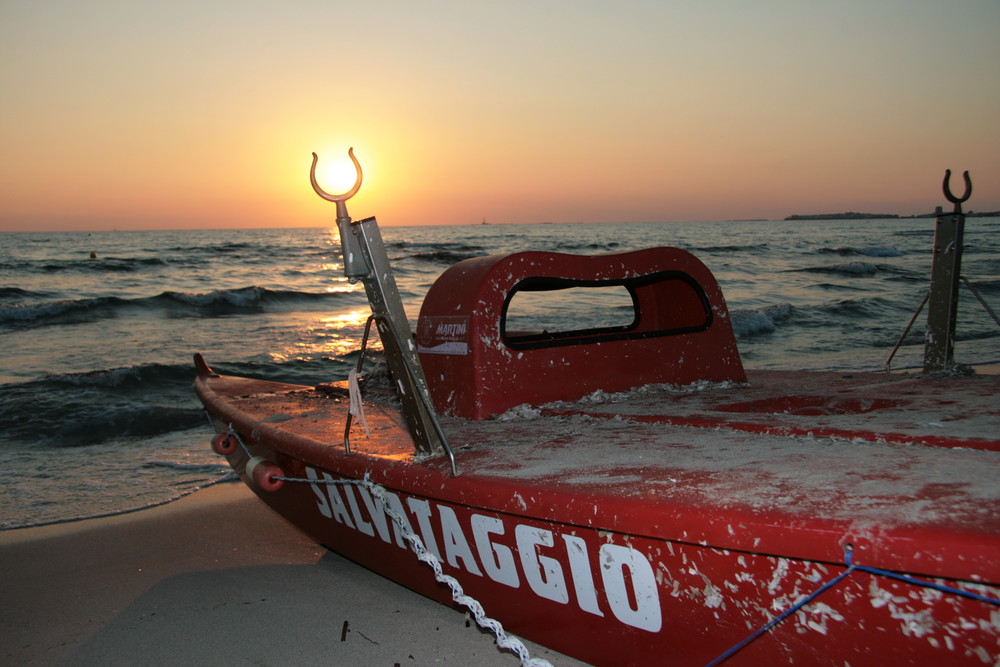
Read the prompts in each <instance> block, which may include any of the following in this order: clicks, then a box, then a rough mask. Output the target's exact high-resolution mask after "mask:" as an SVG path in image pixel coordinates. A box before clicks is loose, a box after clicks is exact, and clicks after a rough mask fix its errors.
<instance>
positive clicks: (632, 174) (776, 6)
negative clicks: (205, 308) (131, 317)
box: [0, 0, 1000, 231]
mask: <svg viewBox="0 0 1000 667" xmlns="http://www.w3.org/2000/svg"><path fill="white" fill-rule="evenodd" d="M998 35H1000V2H998V0H957V1H956V2H941V1H940V0H934V1H928V0H838V1H837V2H819V1H818V0H816V1H813V0H787V1H786V0H757V1H755V2H748V1H747V0H705V1H701V2H695V1H693V0H683V1H676V0H654V1H649V2H638V1H629V0H622V1H620V2H608V1H607V0H604V1H601V2H591V1H587V0H576V1H571V2H570V1H556V0H532V1H530V2H527V1H521V0H505V1H504V2H490V3H486V2H478V1H476V0H461V1H455V2H437V1H431V2H419V1H414V0H399V1H386V0H363V1H361V0H357V1H355V2H342V1H339V0H324V1H322V2H319V1H316V2H307V1H303V0H286V1H284V2H280V3H279V2H264V1H260V0H240V1H239V2H237V1H235V0H216V1H214V2H205V1H204V0H198V1H192V0H172V1H171V2H151V1H146V0H118V1H112V0H88V1H87V2H80V1H79V0H72V1H65V0H62V1H60V0H55V1H51V2H35V1H33V0H0V230H3V231H12V230H30V229H40V230H64V229H70V230H102V229H116V228H117V229H147V228H148V229H170V228H188V227H207V228H218V227H281V226H294V227H307V226H318V225H328V224H330V223H331V222H332V220H333V218H334V207H333V205H331V204H328V203H325V202H323V201H321V200H320V199H319V198H318V197H316V195H314V194H313V192H312V190H311V188H310V186H309V178H308V176H309V165H310V161H311V153H312V151H316V152H317V153H319V155H320V165H321V168H325V167H327V166H328V165H335V164H336V163H338V162H343V161H345V160H346V157H347V149H348V148H349V147H351V146H353V147H354V149H355V153H356V155H357V156H358V158H359V159H360V161H361V163H362V165H363V167H364V169H365V183H364V186H363V187H362V190H361V193H360V194H359V195H358V196H357V197H356V198H355V199H354V200H352V202H351V204H350V205H349V210H350V212H351V214H352V215H353V216H354V217H355V218H362V217H367V216H370V215H376V216H377V217H378V218H379V221H380V222H381V223H382V224H383V225H406V224H463V223H478V222H479V221H480V220H482V219H484V218H485V219H486V220H489V221H491V222H497V223H503V222H516V223H520V222H542V221H553V222H573V221H587V222H600V221H608V222H617V221H689V220H727V219H755V218H783V217H785V216H787V215H790V214H793V213H823V212H841V211H848V210H851V211H865V212H887V213H900V214H911V213H924V212H929V211H931V210H933V207H934V206H937V205H943V204H946V202H945V200H944V198H943V196H942V194H941V190H940V183H941V179H942V177H943V175H944V170H945V169H946V168H950V169H952V170H953V171H954V172H957V173H956V174H955V176H953V183H954V185H955V187H954V188H953V189H955V190H957V191H959V192H961V191H962V188H963V185H962V183H961V172H962V171H963V170H966V169H967V170H969V171H970V172H971V175H972V179H973V182H974V194H973V196H972V199H971V201H970V202H969V203H968V204H967V205H966V207H967V208H969V209H973V210H982V211H994V210H998V209H1000V38H998ZM321 182H322V183H323V185H324V186H325V187H326V188H327V189H328V190H331V191H332V190H337V189H338V187H340V184H338V183H337V182H335V180H334V178H333V177H332V176H330V175H328V174H325V173H322V174H321ZM346 187H348V186H347V185H343V188H344V189H346Z"/></svg>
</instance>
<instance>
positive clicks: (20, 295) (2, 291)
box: [0, 287, 47, 301]
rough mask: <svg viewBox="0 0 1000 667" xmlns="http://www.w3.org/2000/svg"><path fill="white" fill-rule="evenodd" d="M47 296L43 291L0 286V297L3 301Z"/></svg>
mask: <svg viewBox="0 0 1000 667" xmlns="http://www.w3.org/2000/svg"><path fill="white" fill-rule="evenodd" d="M45 296H47V294H46V293H45V292H32V291H31V290H26V289H21V288H20V287H0V299H2V300H4V301H20V300H22V299H39V298H43V297H45Z"/></svg>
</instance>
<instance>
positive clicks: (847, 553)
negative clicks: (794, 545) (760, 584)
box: [705, 546, 1000, 667]
mask: <svg viewBox="0 0 1000 667" xmlns="http://www.w3.org/2000/svg"><path fill="white" fill-rule="evenodd" d="M852 552H853V550H852V549H851V547H850V546H848V547H846V548H845V549H844V563H845V564H846V565H847V569H846V570H844V571H843V572H841V573H840V574H838V575H837V576H836V577H834V578H833V579H831V580H830V581H828V582H826V583H825V584H823V585H822V586H820V587H819V588H817V589H816V590H815V591H813V592H812V593H810V594H809V595H807V596H806V597H804V598H802V599H801V600H799V601H798V602H796V603H795V604H793V605H792V606H791V607H789V608H788V609H786V610H785V611H783V612H782V613H781V614H779V615H778V616H776V617H774V618H773V619H771V620H770V621H768V622H767V623H765V624H764V625H763V626H761V627H760V628H759V629H757V630H756V631H755V632H754V633H753V634H751V635H750V636H749V637H747V638H746V639H744V640H743V641H741V642H739V643H738V644H736V645H735V646H733V647H731V648H730V649H728V650H726V651H725V652H724V653H722V654H721V655H719V657H717V658H715V659H714V660H712V661H711V662H709V663H707V664H706V665H705V667H714V666H715V665H719V664H722V663H723V662H725V661H726V660H728V659H729V658H731V657H733V656H734V655H735V654H736V653H738V652H740V651H741V650H743V648H744V647H745V646H746V645H747V644H749V643H750V642H752V641H754V640H756V639H757V638H759V637H760V636H761V635H763V634H764V633H765V632H768V631H769V630H770V629H771V628H773V627H774V626H776V625H777V624H778V623H781V622H782V621H783V620H785V619H786V618H788V617H789V616H791V615H792V614H794V613H795V612H797V611H798V610H800V609H802V607H804V606H806V605H807V604H809V603H810V602H812V601H813V600H815V599H816V598H817V597H819V596H820V595H822V594H823V593H825V592H826V591H828V590H830V589H831V588H833V587H834V586H836V585H837V584H839V583H840V582H841V581H842V580H844V579H845V578H846V577H847V576H848V575H850V574H851V573H852V572H854V571H855V570H858V571H861V572H867V573H869V574H874V575H877V576H881V577H888V578H890V579H896V580H898V581H904V582H906V583H908V584H913V585H915V586H923V587H925V588H933V589H935V590H938V591H942V592H944V593H951V594H952V595H958V596H961V597H964V598H970V599H972V600H979V601H980V602H985V603H987V604H992V605H997V606H1000V599H997V598H993V597H990V596H988V595H979V594H978V593H971V592H969V591H963V590H961V589H958V588H952V587H951V586H945V585H943V584H936V583H934V582H933V581H927V580H925V579H917V578H916V577H911V576H908V575H905V574H897V573H895V572H890V571H888V570H880V569H879V568H877V567H868V566H867V565H855V564H854V559H853V556H852Z"/></svg>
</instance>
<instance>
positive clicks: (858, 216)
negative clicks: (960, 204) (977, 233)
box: [785, 209, 1000, 220]
mask: <svg viewBox="0 0 1000 667" xmlns="http://www.w3.org/2000/svg"><path fill="white" fill-rule="evenodd" d="M939 215H948V213H946V212H944V211H942V210H941V209H938V210H937V211H935V212H934V213H921V214H919V215H897V214H896V213H855V212H854V211H848V212H847V213H812V214H808V215H800V214H795V215H790V216H788V217H787V218H785V220H887V219H896V218H902V219H907V218H936V217H937V216H939ZM965 215H966V216H968V217H970V218H995V217H998V216H1000V211H991V212H987V211H966V212H965Z"/></svg>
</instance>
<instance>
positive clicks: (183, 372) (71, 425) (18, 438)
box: [0, 359, 352, 447]
mask: <svg viewBox="0 0 1000 667" xmlns="http://www.w3.org/2000/svg"><path fill="white" fill-rule="evenodd" d="M210 361H212V360H210ZM351 365H352V364H350V363H349V362H348V361H345V360H340V359H322V360H317V361H310V362H306V361H302V360H288V361H284V362H257V363H254V362H243V363H239V364H233V365H229V364H224V363H220V364H218V365H216V364H215V363H213V367H214V368H215V370H216V371H217V372H220V373H228V374H233V375H242V376H246V377H256V378H260V379H264V380H275V381H282V382H290V383H297V384H305V385H313V384H317V383H319V382H324V381H331V380H340V379H344V378H346V377H347V370H348V368H349V367H350V366H351ZM194 376H195V369H194V364H193V363H191V364H142V365H136V366H127V367H120V368H109V369H103V370H94V371H89V372H82V373H59V374H50V375H47V376H45V377H43V378H40V379H37V380H31V381H28V382H21V383H15V384H6V385H4V388H3V391H2V392H0V433H3V434H4V441H7V442H19V443H22V444H23V443H27V444H30V445H32V446H42V447H82V446H87V445H93V444H98V443H101V442H104V441H107V440H113V439H120V438H136V437H138V438H144V437H152V436H158V435H162V434H166V433H172V432H175V431H183V430H187V429H191V428H195V427H198V426H203V425H205V424H206V423H207V422H206V421H205V413H204V410H203V409H202V407H201V404H200V403H199V402H198V399H197V397H196V396H195V394H194V392H193V391H192V390H191V383H192V381H193V379H194ZM0 446H2V445H0Z"/></svg>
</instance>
